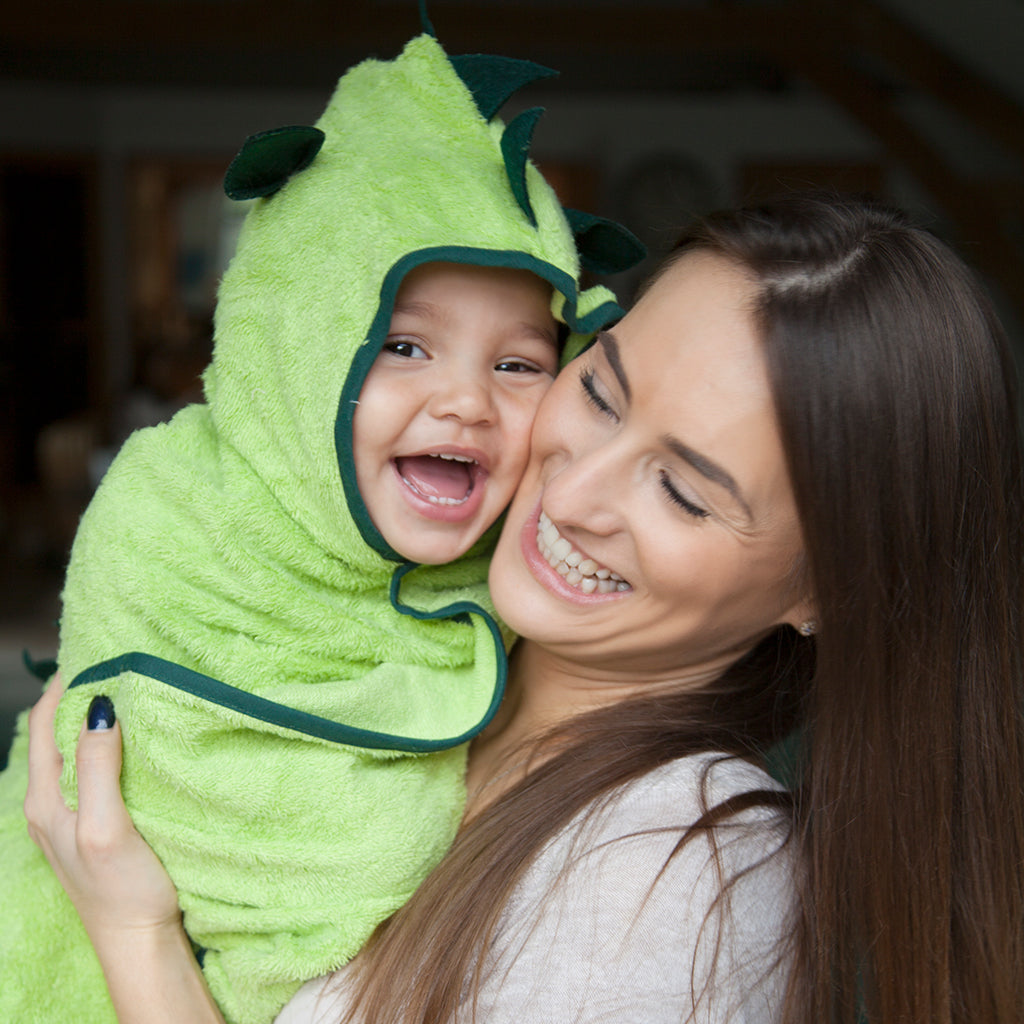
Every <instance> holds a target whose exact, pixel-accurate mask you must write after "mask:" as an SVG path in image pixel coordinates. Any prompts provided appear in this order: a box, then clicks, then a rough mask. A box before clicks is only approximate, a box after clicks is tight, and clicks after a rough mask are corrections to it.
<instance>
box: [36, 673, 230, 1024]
mask: <svg viewBox="0 0 1024 1024" xmlns="http://www.w3.org/2000/svg"><path fill="white" fill-rule="evenodd" d="M62 689H63V687H62V685H61V682H60V679H59V677H58V678H57V679H55V680H54V681H53V682H52V683H51V684H50V686H49V687H48V688H47V690H46V693H44V694H43V696H42V697H41V698H40V699H39V701H38V702H37V703H36V706H35V707H34V708H33V709H32V712H31V714H30V716H29V782H28V791H27V794H26V796H25V817H26V819H27V820H28V830H29V834H30V835H31V837H32V839H33V841H34V842H35V843H36V845H37V846H39V848H40V849H41V850H42V851H43V853H44V854H45V855H46V859H47V860H48V861H49V862H50V865H51V866H52V867H53V870H54V872H55V873H56V875H57V877H58V878H59V879H60V883H61V885H62V886H63V887H64V889H65V890H66V891H67V894H68V896H69V897H70V898H71V902H72V903H73V904H74V905H75V909H76V910H77V911H78V915H79V917H81V919H82V924H83V925H84V926H85V930H86V932H87V933H88V936H89V939H90V941H91V942H92V944H93V947H94V949H95V950H96V955H97V957H98V959H99V961H100V965H101V966H102V968H103V973H104V976H105V977H106V980H107V986H108V988H109V990H110V996H111V1000H112V1001H113V1004H114V1009H115V1011H116V1012H117V1019H118V1020H119V1021H121V1022H122V1024H170V1022H175V1024H177V1022H179V1021H183V1020H188V1021H193V1022H196V1024H202V1022H210V1024H223V1018H222V1017H221V1015H220V1012H219V1011H218V1009H217V1007H216V1005H215V1004H214V1002H213V999H212V998H211V997H210V993H209V990H208V989H207V988H206V984H205V982H204V980H203V976H202V973H201V972H200V970H199V965H198V964H197V963H196V959H195V957H194V956H193V954H192V948H191V945H190V943H189V940H188V937H187V936H186V935H185V931H184V929H183V927H182V923H181V912H180V910H179V909H178V896H177V893H176V891H175V889H174V884H173V883H172V882H171V880H170V878H169V877H168V875H167V873H166V872H165V871H164V869H163V865H162V864H161V863H160V861H159V859H158V858H157V856H156V854H154V853H153V851H152V850H151V849H150V848H149V846H148V845H147V844H146V841H145V840H144V839H143V838H142V836H141V835H139V833H138V832H137V831H136V829H135V826H134V825H133V824H132V820H131V818H130V816H129V815H128V809H127V808H126V807H125V805H124V800H123V799H122V798H121V788H120V776H121V728H120V726H119V725H118V724H117V722H116V720H115V717H114V712H113V708H112V706H111V705H110V703H109V701H106V698H97V699H96V700H94V701H93V704H92V705H91V706H90V708H89V715H88V719H87V723H86V725H85V726H83V728H82V733H81V735H80V736H79V740H78V749H77V754H76V759H75V763H76V765H77V768H78V810H77V811H71V810H69V809H68V808H67V806H66V805H65V804H64V799H63V796H62V795H61V791H60V775H61V769H62V767H63V763H64V762H63V759H62V758H61V755H60V751H59V750H58V749H57V744H56V742H55V741H54V737H53V719H54V715H55V713H56V710H57V703H58V702H59V700H60V696H61V691H62ZM104 701H106V703H105V704H104V703H103V702H104Z"/></svg>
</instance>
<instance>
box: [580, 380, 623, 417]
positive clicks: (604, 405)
mask: <svg viewBox="0 0 1024 1024" xmlns="http://www.w3.org/2000/svg"><path fill="white" fill-rule="evenodd" d="M580 386H581V387H582V388H583V394H584V396H585V398H586V399H587V402H588V403H589V404H590V405H592V406H593V407H594V408H595V409H596V410H597V411H598V412H599V413H601V415H602V416H607V417H608V418H609V419H613V420H618V418H619V417H618V414H617V413H616V412H615V410H614V409H613V408H612V407H611V405H610V404H609V402H608V401H607V399H605V398H604V397H603V396H602V395H601V392H600V391H599V390H598V387H597V383H596V381H595V378H594V371H593V370H592V369H590V368H589V367H588V368H587V369H585V370H581V371H580Z"/></svg>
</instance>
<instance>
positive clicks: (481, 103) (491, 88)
mask: <svg viewBox="0 0 1024 1024" xmlns="http://www.w3.org/2000/svg"><path fill="white" fill-rule="evenodd" d="M448 59H449V60H450V61H451V64H452V67H453V68H455V73H456V74H457V75H458V76H459V78H461V79H462V81H463V82H464V83H465V84H466V88H467V89H469V91H470V92H471V93H472V94H473V99H474V100H476V105H477V109H478V110H479V111H480V113H481V114H482V115H483V119H484V120H485V121H490V119H491V118H492V117H494V115H495V114H496V113H497V112H498V111H499V110H500V109H501V108H502V106H503V105H504V104H505V101H506V100H507V99H508V98H509V97H510V96H511V95H512V94H513V93H514V92H516V91H517V90H519V89H522V87H523V86H524V85H529V84H530V82H538V81H540V80H541V79H542V78H553V77H554V76H555V75H557V74H558V72H557V71H552V70H551V68H546V67H544V66H543V65H542V64H534V63H533V61H532V60H516V58H514V57H492V56H491V55H490V54H486V53H467V54H465V55H464V56H461V57H449V58H448Z"/></svg>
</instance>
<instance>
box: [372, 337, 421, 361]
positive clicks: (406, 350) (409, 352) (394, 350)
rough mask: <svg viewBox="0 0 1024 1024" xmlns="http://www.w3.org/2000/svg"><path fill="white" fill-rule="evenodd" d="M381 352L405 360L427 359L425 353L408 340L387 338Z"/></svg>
mask: <svg viewBox="0 0 1024 1024" xmlns="http://www.w3.org/2000/svg"><path fill="white" fill-rule="evenodd" d="M381 351H383V352H390V353H391V354H392V355H396V356H402V357H403V358H405V359H427V358H428V356H427V353H426V352H424V351H423V349H422V348H421V347H420V346H419V345H417V344H416V342H414V341H410V340H409V339H408V338H388V339H387V341H385V342H384V346H383V348H382V349H381Z"/></svg>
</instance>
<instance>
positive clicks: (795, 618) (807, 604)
mask: <svg viewBox="0 0 1024 1024" xmlns="http://www.w3.org/2000/svg"><path fill="white" fill-rule="evenodd" d="M783 621H784V622H786V623H788V624H789V625H790V626H792V627H793V628H794V629H795V630H796V631H797V632H798V633H799V634H800V635H801V636H814V634H815V633H817V632H818V629H819V625H820V623H819V620H818V609H817V605H816V603H815V601H814V599H813V598H810V597H807V598H804V599H803V600H801V601H798V602H797V603H796V604H794V605H793V607H792V608H790V609H789V611H788V612H786V614H785V615H784V616H783Z"/></svg>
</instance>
